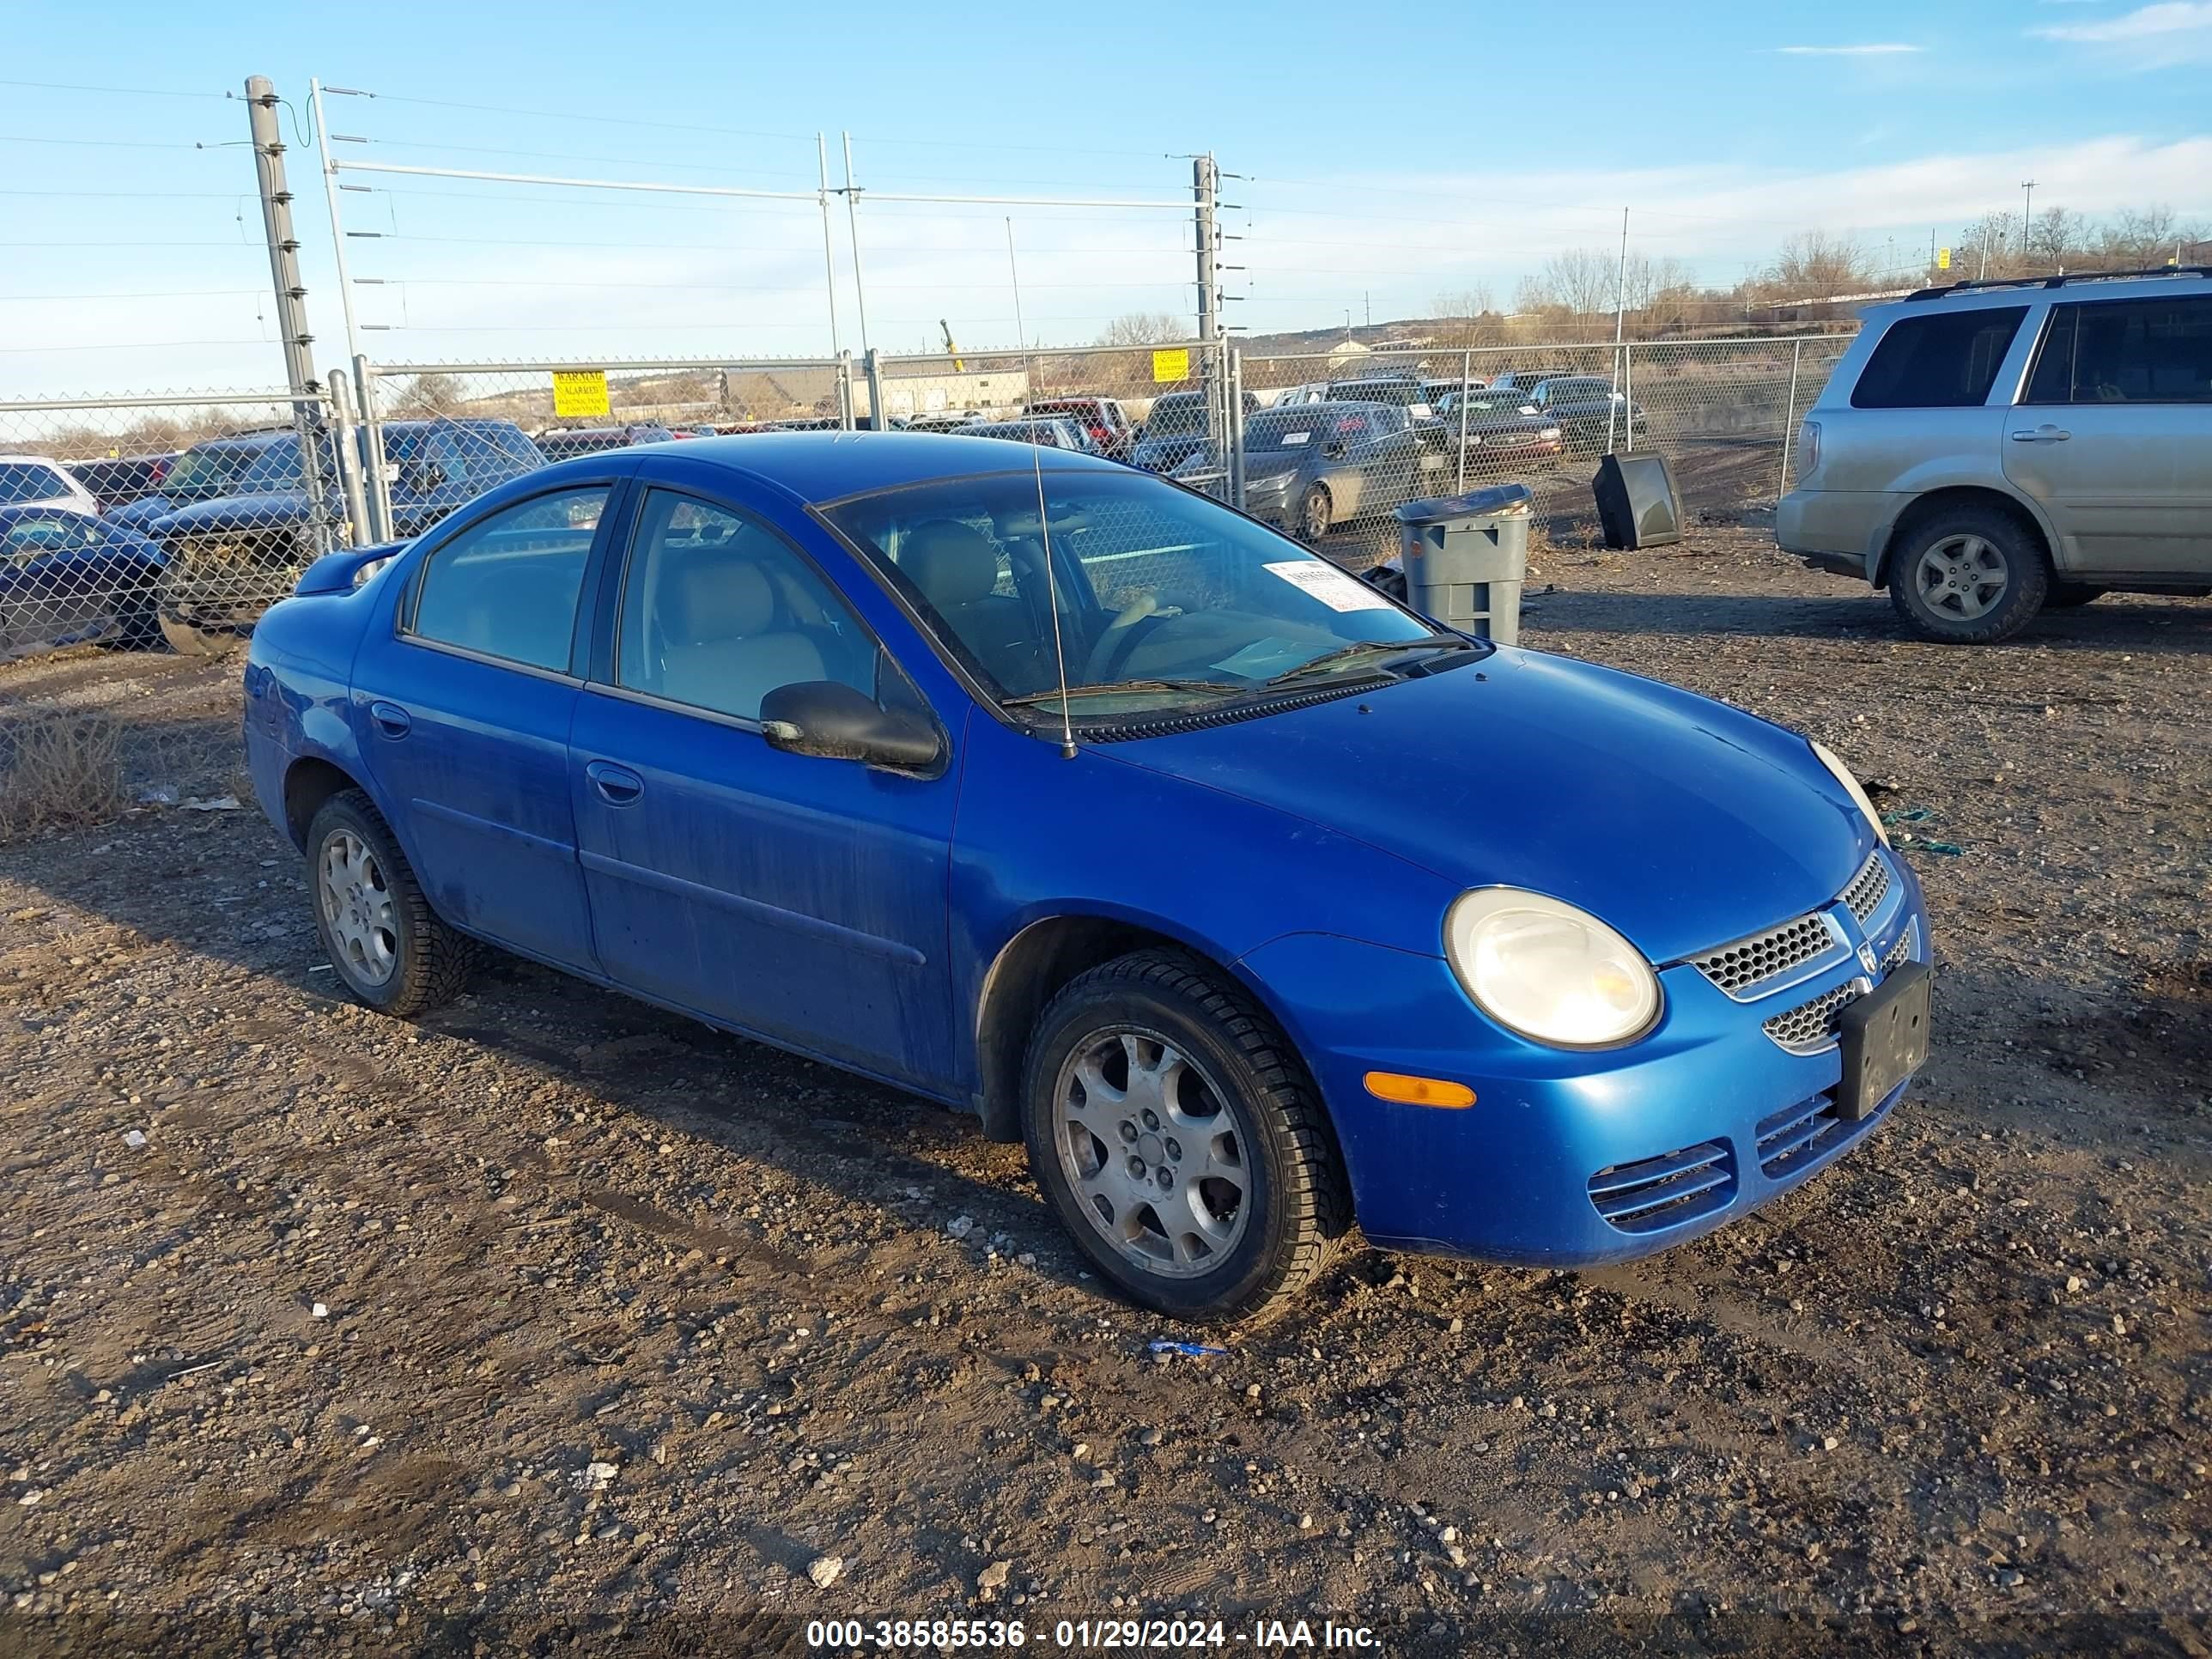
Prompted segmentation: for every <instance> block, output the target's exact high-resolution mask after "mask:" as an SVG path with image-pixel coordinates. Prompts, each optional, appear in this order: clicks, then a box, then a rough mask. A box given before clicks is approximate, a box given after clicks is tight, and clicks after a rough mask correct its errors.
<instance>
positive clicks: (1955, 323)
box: [1851, 306, 2027, 409]
mask: <svg viewBox="0 0 2212 1659" xmlns="http://www.w3.org/2000/svg"><path fill="white" fill-rule="evenodd" d="M2025 316H2027V307H2026V306H2003V307H1990V308H1984V309H1980V310H1971V311H1946V312H1933V313H1928V314H1926V315H1924V316H1918V317H1905V318H1900V319H1899V320H1898V321H1896V322H1894V323H1893V324H1891V325H1890V326H1889V331H1888V332H1887V333H1886V334H1884V335H1883V336H1882V337H1881V341H1880V343H1878V344H1876V345H1875V349H1874V355H1873V356H1870V357H1869V358H1868V359H1867V366H1866V368H1865V369H1864V370H1863V371H1862V372H1861V374H1860V375H1859V383H1858V385H1857V386H1854V387H1853V388H1852V389H1851V407H1852V408H1854V409H1972V408H1975V407H1977V406H1978V405H1979V404H1982V403H1983V402H1984V401H1985V400H1986V399H1987V398H1988V397H1989V395H1990V387H1991V386H1994V385H1996V378H1997V370H1998V369H1999V368H2002V367H2003V364H2004V360H2005V353H2006V352H2008V351H2009V350H2011V349H2012V338H2013V336H2014V335H2015V334H2017V333H2018V332H2020V323H2021V318H2023V317H2025Z"/></svg>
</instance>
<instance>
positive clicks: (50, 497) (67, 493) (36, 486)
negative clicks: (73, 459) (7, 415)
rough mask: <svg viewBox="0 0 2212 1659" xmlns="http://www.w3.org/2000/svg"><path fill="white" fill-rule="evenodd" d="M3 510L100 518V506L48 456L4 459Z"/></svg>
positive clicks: (0, 476)
mask: <svg viewBox="0 0 2212 1659" xmlns="http://www.w3.org/2000/svg"><path fill="white" fill-rule="evenodd" d="M0 507H61V508H63V509H64V511H66V512H70V513H90V514H93V515H94V516H97V515H98V514H99V512H100V503H99V502H98V501H94V499H93V495H92V492H91V491H90V490H89V489H86V488H85V487H84V486H83V485H82V483H78V482H77V480H76V477H73V476H72V475H71V474H70V471H69V469H68V468H67V467H65V466H64V465H62V464H61V463H60V462H59V461H57V460H52V459H48V458H47V457H46V456H44V455H0Z"/></svg>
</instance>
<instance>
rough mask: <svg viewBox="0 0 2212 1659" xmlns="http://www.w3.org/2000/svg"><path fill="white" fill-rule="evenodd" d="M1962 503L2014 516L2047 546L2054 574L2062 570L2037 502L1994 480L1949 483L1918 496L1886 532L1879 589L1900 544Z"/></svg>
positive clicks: (2046, 557) (1879, 558)
mask: <svg viewBox="0 0 2212 1659" xmlns="http://www.w3.org/2000/svg"><path fill="white" fill-rule="evenodd" d="M1959 507H1981V508H1984V509H1986V510H1989V511H1991V512H1997V513H2003V514H2004V515H2005V516H2006V517H2008V518H2009V519H2011V520H2014V521H2015V522H2016V523H2017V524H2019V525H2020V526H2021V528H2022V529H2024V530H2026V531H2027V532H2028V533H2029V534H2030V535H2031V536H2033V538H2035V542H2036V544H2037V545H2038V546H2039V547H2040V548H2041V549H2042V550H2043V557H2044V561H2045V563H2047V564H2048V565H2049V566H2050V567H2051V573H2052V574H2054V575H2056V574H2058V573H2059V568H2060V567H2059V564H2058V546H2057V541H2056V539H2055V538H2053V537H2052V535H2051V527H2050V526H2048V525H2047V524H2045V522H2044V519H2043V514H2042V513H2040V512H2039V510H2038V509H2037V508H2036V507H2035V506H2034V505H2033V503H2031V502H2029V501H2025V500H2023V499H2021V497H2020V496H2018V495H2013V494H2011V493H2010V492H2009V491H2007V490H2002V489H1996V488H1995V487H1994V486H1992V485H1990V484H1948V485H1946V486H1944V487H1943V488H1942V489H1931V490H1929V491H1928V492H1927V493H1926V494H1924V495H1917V496H1915V497H1914V498H1913V499H1912V501H1911V503H1910V504H1909V505H1908V506H1907V507H1905V510H1904V511H1903V512H1901V513H1899V514H1898V515H1897V517H1896V518H1895V519H1894V520H1892V521H1891V523H1890V526H1889V528H1888V530H1887V532H1884V533H1883V536H1882V538H1881V553H1880V555H1879V556H1877V558H1876V559H1875V568H1874V574H1873V578H1872V583H1873V586H1875V588H1876V589H1881V588H1885V587H1887V586H1889V576H1890V565H1891V561H1892V560H1893V559H1894V558H1895V557H1896V555H1897V550H1898V548H1899V545H1900V544H1903V543H1904V542H1905V539H1906V538H1908V537H1910V536H1911V534H1912V532H1914V531H1915V530H1917V528H1919V526H1922V525H1923V524H1925V523H1927V522H1928V520H1929V519H1931V518H1934V517H1935V516H1936V514H1937V513H1948V512H1951V511H1953V510H1954V509H1956V508H1959Z"/></svg>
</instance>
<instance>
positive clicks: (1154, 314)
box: [1098, 311, 1191, 346]
mask: <svg viewBox="0 0 2212 1659" xmlns="http://www.w3.org/2000/svg"><path fill="white" fill-rule="evenodd" d="M1190 333H1191V331H1190V329H1189V327H1188V325H1186V324H1185V323H1184V322H1183V319H1182V318H1180V317H1177V316H1176V315H1175V314H1174V313H1171V312H1165V311H1133V312H1131V313H1128V314H1127V316H1125V317H1116V318H1115V319H1114V320H1113V321H1112V322H1110V323H1109V324H1107V325H1106V326H1105V328H1104V329H1103V330H1102V331H1100V333H1099V336H1098V343H1099V344H1100V345H1103V346H1143V345H1158V344H1160V343H1163V342H1164V341H1168V340H1187V339H1188V338H1189V337H1190Z"/></svg>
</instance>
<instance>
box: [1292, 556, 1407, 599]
mask: <svg viewBox="0 0 2212 1659" xmlns="http://www.w3.org/2000/svg"><path fill="white" fill-rule="evenodd" d="M1267 569H1268V571H1269V572H1271V573H1272V574H1275V575H1278V576H1280V577H1281V578H1282V579H1283V580H1285V581H1286V582H1288V583H1289V584H1290V585H1291V586H1293V587H1302V588H1304V589H1305V591H1306V592H1309V593H1310V594H1312V595H1313V596H1314V598H1316V599H1319V600H1320V601H1321V602H1322V604H1323V605H1327V606H1328V608H1329V609H1330V610H1332V611H1388V610H1389V608H1390V601H1389V600H1388V599H1384V598H1383V596H1382V595H1381V594H1380V593H1378V592H1376V591H1375V590H1374V589H1373V588H1372V587H1370V586H1368V585H1367V584H1366V583H1365V582H1363V581H1359V580H1355V579H1354V578H1352V577H1350V576H1347V575H1346V574H1344V572H1342V571H1341V570H1339V569H1338V568H1336V567H1335V566H1334V565H1333V564H1324V563H1322V561H1320V560H1319V559H1285V560H1284V561H1283V562H1281V563H1279V564H1271V565H1269V566H1267Z"/></svg>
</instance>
